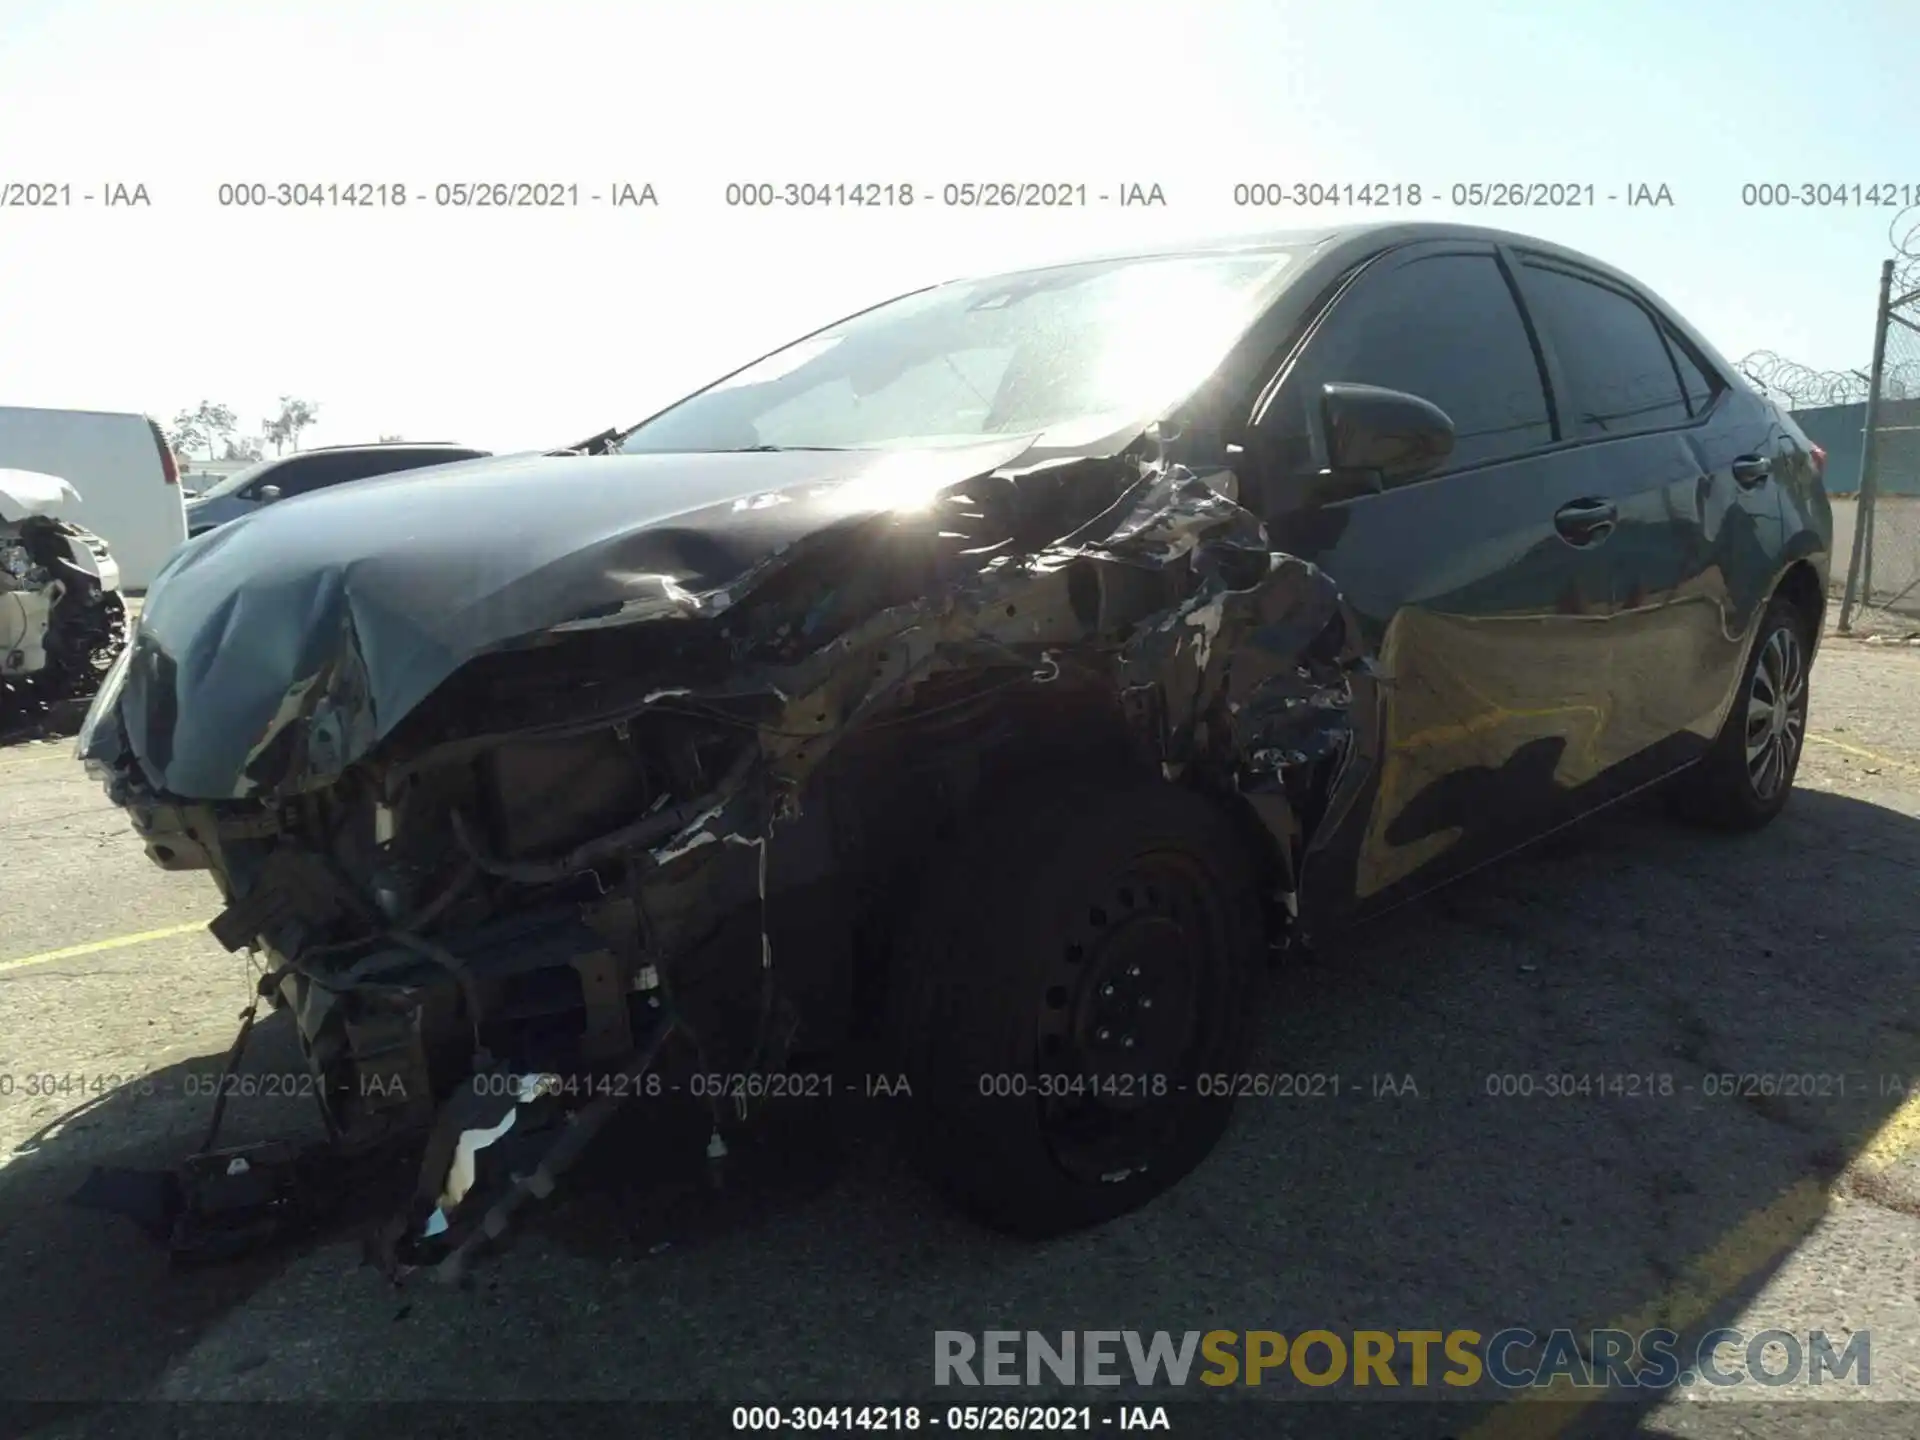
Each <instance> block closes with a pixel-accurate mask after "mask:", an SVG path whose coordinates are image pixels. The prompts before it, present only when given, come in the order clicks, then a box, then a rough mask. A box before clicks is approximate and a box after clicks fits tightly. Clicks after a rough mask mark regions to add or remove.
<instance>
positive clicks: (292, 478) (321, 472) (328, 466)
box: [260, 455, 346, 500]
mask: <svg viewBox="0 0 1920 1440" xmlns="http://www.w3.org/2000/svg"><path fill="white" fill-rule="evenodd" d="M260 478H261V482H262V483H263V484H267V485H278V486H279V487H280V497H281V498H282V499H283V500H289V499H292V498H293V497H294V496H295V495H304V494H306V493H307V492H308V491H309V490H318V489H319V488H320V487H321V486H323V485H333V484H336V483H338V482H339V481H341V480H343V479H345V478H346V476H345V475H343V474H342V473H341V471H340V466H339V462H338V461H337V460H336V459H335V458H334V457H333V456H331V455H316V456H313V457H312V458H311V459H305V460H296V461H294V462H293V463H292V464H291V465H282V466H281V467H280V468H279V469H277V470H275V471H273V472H272V473H271V474H269V475H263V476H261V477H260Z"/></svg>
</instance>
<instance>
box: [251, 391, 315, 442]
mask: <svg viewBox="0 0 1920 1440" xmlns="http://www.w3.org/2000/svg"><path fill="white" fill-rule="evenodd" d="M319 418H320V407H319V406H318V405H315V404H313V403H311V402H310V401H306V400H296V399H295V398H294V397H293V396H291V395H282V396H281V397H280V413H279V414H278V415H275V416H273V417H272V418H271V419H268V420H262V421H261V422H260V428H261V430H262V432H263V433H264V434H265V435H266V438H267V439H268V440H270V441H272V442H273V453H274V454H276V455H278V454H280V453H282V451H283V450H284V449H285V448H286V447H287V446H289V445H291V446H292V447H293V448H294V449H295V450H298V449H299V448H300V432H301V431H302V430H305V429H306V428H307V427H308V426H309V425H311V424H313V422H314V421H316V420H318V419H319Z"/></svg>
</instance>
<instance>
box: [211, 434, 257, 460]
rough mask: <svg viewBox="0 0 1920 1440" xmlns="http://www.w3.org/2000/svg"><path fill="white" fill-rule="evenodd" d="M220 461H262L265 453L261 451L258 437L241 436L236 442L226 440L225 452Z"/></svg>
mask: <svg viewBox="0 0 1920 1440" xmlns="http://www.w3.org/2000/svg"><path fill="white" fill-rule="evenodd" d="M220 458H221V459H222V460H264V459H265V458H266V452H265V451H264V450H262V449H261V446H260V437H259V436H258V435H242V436H241V437H240V438H239V439H238V440H235V439H233V438H231V437H229V438H228V440H227V450H226V453H225V454H224V455H222V456H221V457H220Z"/></svg>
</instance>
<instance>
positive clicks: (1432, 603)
mask: <svg viewBox="0 0 1920 1440" xmlns="http://www.w3.org/2000/svg"><path fill="white" fill-rule="evenodd" d="M1343 381H1344V382H1357V383H1362V384H1369V385H1381V386H1385V387H1388V388H1390V389H1395V390H1403V391H1407V392H1410V393H1412V394H1415V395H1419V396H1421V397H1423V398H1425V399H1427V400H1430V401H1432V402H1433V403H1435V404H1437V405H1438V406H1440V408H1441V409H1443V410H1444V411H1446V412H1447V414H1448V416H1449V417H1450V418H1451V419H1452V420H1453V422H1454V425H1455V429H1456V433H1457V443H1456V448H1455V450H1454V453H1453V456H1452V458H1451V459H1450V461H1449V462H1448V463H1447V464H1446V465H1445V466H1443V467H1442V469H1441V470H1440V471H1439V472H1437V473H1436V474H1434V475H1433V476H1431V477H1429V478H1426V479H1423V480H1421V481H1419V482H1417V483H1414V484H1411V485H1405V486H1401V487H1399V488H1396V489H1392V490H1388V491H1386V492H1385V493H1382V494H1378V495H1367V496H1362V497H1360V498H1358V499H1353V500H1348V501H1343V502H1341V503H1338V504H1335V505H1330V506H1315V505H1310V504H1307V503H1305V502H1304V501H1303V499H1302V489H1303V486H1302V484H1301V477H1303V476H1304V475H1306V474H1308V473H1310V472H1312V471H1314V470H1316V469H1319V468H1321V467H1323V466H1324V465H1325V463H1326V452H1325V442H1324V437H1323V436H1322V435H1321V434H1320V433H1318V432H1319V428H1320V426H1319V421H1318V418H1317V410H1318V398H1319V395H1320V387H1321V386H1322V385H1324V384H1326V383H1329V382H1343ZM1268 396H1269V397H1270V398H1267V399H1266V400H1265V401H1264V402H1263V404H1262V405H1261V406H1260V407H1259V408H1258V413H1257V414H1256V417H1255V425H1254V441H1255V444H1254V447H1253V449H1254V453H1255V454H1256V455H1257V456H1258V457H1260V458H1259V460H1258V461H1257V462H1256V465H1255V467H1254V468H1255V469H1256V470H1258V471H1259V472H1261V473H1258V474H1257V475H1256V476H1254V477H1253V478H1254V479H1255V482H1256V483H1255V484H1254V486H1252V487H1251V491H1252V493H1251V495H1249V496H1248V498H1247V499H1246V500H1245V501H1243V503H1253V504H1255V505H1257V506H1258V507H1259V508H1260V509H1261V510H1262V511H1263V512H1264V515H1265V518H1266V519H1267V521H1268V525H1269V534H1270V536H1271V538H1272V542H1273V544H1274V546H1275V548H1277V549H1280V550H1285V551H1289V552H1291V553H1293V554H1296V555H1299V556H1301V557H1303V558H1306V559H1310V560H1313V561H1315V562H1316V563H1318V564H1319V565H1321V566H1322V567H1324V568H1325V569H1326V571H1327V572H1328V573H1329V575H1331V576H1332V578H1333V579H1334V580H1335V581H1336V582H1338V583H1339V585H1340V586H1341V588H1342V590H1343V591H1344V592H1345V594H1346V596H1347V599H1348V600H1349V602H1350V603H1351V604H1352V605H1353V607H1354V608H1355V610H1356V611H1357V612H1358V614H1359V616H1360V620H1361V623H1362V626H1363V627H1364V629H1365V632H1366V634H1365V638H1366V641H1367V643H1368V645H1369V647H1370V648H1371V649H1372V650H1373V651H1374V653H1375V654H1376V656H1377V657H1378V660H1379V663H1380V667H1381V670H1382V672H1383V679H1382V682H1381V684H1380V685H1379V687H1378V694H1379V701H1378V706H1377V713H1376V714H1373V715H1367V716H1363V717H1361V718H1362V721H1363V723H1364V724H1365V725H1367V726H1369V727H1374V729H1375V733H1373V734H1370V735H1368V736H1367V737H1366V744H1365V747H1364V748H1365V749H1367V750H1370V751H1371V752H1373V753H1375V754H1377V755H1378V757H1379V763H1378V767H1377V770H1376V771H1375V773H1374V774H1373V775H1371V776H1370V777H1369V778H1368V779H1367V781H1366V786H1367V793H1366V795H1365V797H1364V800H1363V803H1361V804H1359V805H1357V806H1355V807H1353V808H1352V809H1351V810H1349V811H1348V812H1346V814H1345V816H1344V817H1342V818H1340V819H1338V820H1337V821H1335V822H1334V831H1333V833H1329V834H1323V835H1322V836H1319V837H1316V842H1315V854H1314V856H1313V857H1312V858H1311V859H1310V860H1309V862H1308V865H1307V868H1306V871H1305V874H1304V875H1303V877H1302V880H1303V885H1304V886H1305V888H1306V890H1307V895H1306V897H1305V902H1304V903H1305V904H1307V905H1308V906H1309V907H1311V909H1312V910H1313V911H1314V913H1315V915H1316V917H1317V918H1318V919H1321V920H1324V919H1326V918H1328V917H1330V916H1332V915H1337V914H1338V913H1339V912H1341V911H1342V910H1345V909H1347V908H1348V906H1349V904H1350V903H1353V902H1357V905H1358V907H1359V908H1360V909H1361V910H1369V909H1374V908H1378V907H1380V906H1383V905H1385V904H1389V903H1392V902H1394V901H1396V900H1398V899H1401V898H1406V897H1407V896H1408V895H1410V894H1412V893H1415V892H1417V891H1418V890H1420V889H1424V888H1426V887H1427V886H1428V885H1431V884H1435V883H1438V882H1440V881H1441V880H1444V879H1446V878H1448V877H1450V876H1451V875H1453V874H1456V873H1458V872H1460V871H1461V870H1464V869H1467V868H1470V867H1471V866H1473V865H1475V864H1478V863H1481V862H1482V861H1485V860H1487V859H1489V858H1491V857H1492V856H1494V855H1496V854H1498V853H1500V852H1501V851H1503V850H1506V849H1509V848H1511V847H1512V846H1514V845H1515V844H1518V843H1521V842H1523V841H1524V840H1526V839H1528V838H1531V837H1532V836H1533V835H1535V834H1538V833H1539V832H1540V831H1542V830H1544V829H1546V828H1549V827H1550V826H1552V825H1554V824H1556V823H1558V822H1559V821H1560V820H1561V819H1563V818H1564V817H1565V816H1566V815H1567V814H1569V813H1571V812H1573V811H1575V810H1577V809H1579V808H1580V807H1581V805H1582V804H1583V803H1584V792H1585V789H1586V787H1587V786H1588V785H1589V784H1590V783H1591V782H1592V780H1593V778H1594V776H1595V773H1596V769H1597V765H1598V760H1599V756H1598V752H1597V749H1596V746H1595V738H1596V736H1597V734H1598V733H1599V731H1600V729H1601V727H1602V725H1603V723H1604V715H1605V710H1606V705H1607V695H1608V691H1609V689H1610V687H1611V657H1610V630H1609V625H1608V620H1609V617H1610V616H1611V614H1612V610H1613V604H1614V597H1613V595H1612V591H1611V577H1610V572H1609V567H1608V565H1607V563H1606V559H1605V548H1606V545H1607V543H1608V542H1609V540H1610V538H1611V534H1610V529H1609V527H1608V526H1607V525H1606V524H1605V523H1604V506H1605V505H1606V503H1608V501H1609V499H1610V497H1608V496H1607V495H1605V494H1604V493H1603V492H1600V491H1596V489H1595V488H1594V481H1593V480H1592V478H1591V477H1590V476H1588V475H1586V474H1584V473H1581V472H1578V471H1576V470H1573V469H1570V468H1569V467H1568V466H1567V465H1566V464H1565V463H1564V460H1565V457H1564V454H1563V452H1562V449H1561V447H1560V446H1559V425H1558V421H1557V418H1556V416H1555V413H1554V409H1553V405H1552V401H1551V398H1550V392H1549V389H1548V386H1547V382H1546V374H1545V371H1544V369H1543V366H1542V357H1541V355H1540V353H1539V350H1538V347H1537V346H1536V344H1535V343H1534V339H1533V336H1532V334H1531V332H1530V330H1529V328H1528V324H1527V321H1526V318H1525V315H1524V313H1523V311H1522V310H1521V308H1520V306H1519V304H1518V301H1517V298H1516V295H1515V292H1514V289H1513V282H1512V277H1511V274H1510V272H1509V269H1508V266H1507V263H1506V261H1505V260H1504V258H1503V257H1502V256H1501V255H1500V253H1499V252H1498V251H1497V250H1496V249H1495V247H1494V246H1492V245H1491V244H1486V243H1480V242H1457V241H1447V242H1433V243H1428V244H1421V245H1416V246H1408V247H1403V248H1401V249H1397V250H1393V251H1390V252H1388V253H1386V254H1384V255H1381V256H1378V257H1376V258H1375V259H1374V260H1372V261H1371V262H1369V263H1368V264H1367V265H1366V266H1365V267H1363V268H1362V269H1361V271H1360V272H1359V274H1358V275H1357V276H1355V277H1354V278H1353V279H1352V280H1351V281H1350V282H1349V283H1348V284H1347V285H1346V287H1345V288H1344V289H1342V290H1341V292H1340V293H1339V294H1338V295H1337V296H1336V298H1335V299H1334V300H1333V302H1332V304H1331V306H1330V307H1329V309H1328V311H1327V313H1326V314H1325V315H1324V316H1323V317H1322V318H1321V320H1320V321H1318V322H1317V323H1316V325H1315V326H1314V328H1313V330H1312V332H1311V333H1310V334H1309V335H1308V337H1307V339H1306V341H1305V343H1304V345H1303V346H1302V347H1301V348H1300V350H1299V352H1298V354H1297V355H1295V356H1293V357H1291V358H1290V359H1289V360H1288V361H1287V362H1286V363H1285V364H1284V366H1283V368H1282V371H1281V374H1280V375H1279V376H1278V377H1277V378H1276V380H1275V382H1274V383H1273V384H1272V385H1271V386H1270V387H1269V391H1268ZM1583 507H1584V508H1583ZM1596 516H1598V517H1599V518H1595V517H1596Z"/></svg>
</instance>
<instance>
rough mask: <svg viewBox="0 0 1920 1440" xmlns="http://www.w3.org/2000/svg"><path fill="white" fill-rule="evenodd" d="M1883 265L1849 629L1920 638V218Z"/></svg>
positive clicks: (1843, 625) (1846, 614)
mask: <svg viewBox="0 0 1920 1440" xmlns="http://www.w3.org/2000/svg"><path fill="white" fill-rule="evenodd" d="M1903 218H1908V219H1909V220H1910V221H1911V223H1909V224H1907V226H1906V227H1905V229H1904V231H1902V229H1901V228H1900V226H1899V222H1896V226H1895V230H1894V232H1893V235H1892V237H1891V238H1892V239H1893V241H1894V249H1895V252H1896V253H1895V255H1894V258H1892V259H1890V260H1888V261H1887V262H1886V263H1885V264H1884V265H1883V266H1882V267H1881V270H1880V303H1879V305H1878V307H1877V310H1876V314H1875V324H1874V335H1873V368H1872V370H1871V371H1870V372H1869V374H1868V393H1867V406H1866V415H1865V420H1864V430H1865V433H1864V436H1863V441H1864V443H1863V447H1862V457H1861V465H1860V498H1859V501H1858V512H1857V518H1856V520H1855V523H1854V532H1853V536H1852V540H1853V544H1852V548H1851V551H1850V553H1849V554H1848V556H1847V584H1846V590H1845V593H1844V594H1843V596H1842V598H1841V603H1840V629H1841V631H1842V632H1843V633H1847V634H1853V635H1863V636H1879V637H1887V638H1897V637H1912V636H1920V383H1916V381H1917V380H1920V219H1913V218H1912V216H1911V212H1909V215H1908V216H1907V217H1903Z"/></svg>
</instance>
